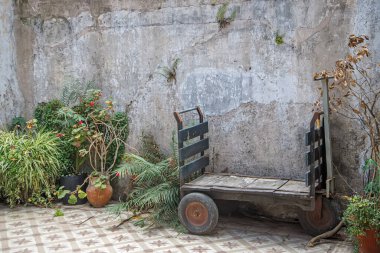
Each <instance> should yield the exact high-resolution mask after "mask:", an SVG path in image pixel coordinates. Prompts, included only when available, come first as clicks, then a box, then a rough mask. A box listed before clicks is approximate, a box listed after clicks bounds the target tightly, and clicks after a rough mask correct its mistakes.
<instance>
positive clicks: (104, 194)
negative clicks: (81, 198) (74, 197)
mask: <svg viewBox="0 0 380 253" xmlns="http://www.w3.org/2000/svg"><path fill="white" fill-rule="evenodd" d="M96 179H97V178H90V182H89V184H88V186H87V189H86V193H87V200H88V202H90V204H91V205H92V206H93V207H103V206H105V205H107V204H108V202H109V201H110V199H111V197H112V186H111V185H110V182H109V180H107V181H106V188H105V189H100V188H97V187H95V186H94V183H95V180H96Z"/></svg>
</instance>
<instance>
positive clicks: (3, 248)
mask: <svg viewBox="0 0 380 253" xmlns="http://www.w3.org/2000/svg"><path fill="white" fill-rule="evenodd" d="M62 209H63V212H64V214H65V215H64V216H63V217H53V214H54V212H55V210H54V209H41V208H35V207H17V208H15V209H9V208H8V207H6V206H5V205H0V252H2V253H16V252H17V253H23V252H25V253H34V252H38V253H39V252H46V253H61V252H65V253H68V252H74V253H75V252H78V253H82V252H85V253H119V252H123V253H124V252H127V253H128V252H132V253H148V252H152V253H177V252H178V253H227V252H228V253H238V252H239V253H245V252H247V253H252V252H253V253H298V252H307V253H320V252H332V253H350V252H352V251H353V248H352V245H351V244H350V243H349V242H342V241H327V242H326V243H323V244H320V245H317V246H316V247H314V248H306V246H305V245H306V243H307V241H308V240H309V239H310V236H307V235H305V233H304V232H303V231H302V229H301V228H300V226H299V225H297V224H288V223H278V222H268V221H256V220H253V219H248V218H234V217H232V218H223V217H222V218H221V219H220V222H219V224H218V227H217V229H216V231H215V232H214V233H213V234H211V235H208V236H196V235H191V234H181V233H178V232H177V231H175V230H172V229H168V228H160V229H144V228H139V227H136V226H134V225H133V224H132V223H124V224H123V225H121V226H119V227H116V225H118V224H119V222H120V221H121V220H120V219H117V218H114V217H112V216H110V215H109V214H108V213H107V212H105V210H104V209H95V208H91V207H89V206H88V205H83V206H75V207H73V206H68V207H65V206H63V207H62Z"/></svg>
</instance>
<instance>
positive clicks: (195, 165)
mask: <svg viewBox="0 0 380 253" xmlns="http://www.w3.org/2000/svg"><path fill="white" fill-rule="evenodd" d="M209 163H210V159H209V157H208V156H202V157H201V158H199V159H197V160H195V161H192V162H190V163H188V164H186V165H185V166H182V167H181V168H180V178H181V179H182V180H185V179H186V178H188V177H189V176H191V175H192V174H193V173H194V172H197V171H199V170H201V169H203V168H205V167H206V166H207V165H209Z"/></svg>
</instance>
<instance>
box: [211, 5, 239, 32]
mask: <svg viewBox="0 0 380 253" xmlns="http://www.w3.org/2000/svg"><path fill="white" fill-rule="evenodd" d="M227 7H228V3H224V4H223V5H222V6H220V7H219V9H218V12H217V13H216V21H217V22H218V24H219V28H220V29H223V28H225V27H226V26H227V25H229V24H231V22H232V21H234V20H235V18H236V13H237V10H236V9H234V10H233V11H232V13H231V15H230V16H229V17H226V13H227Z"/></svg>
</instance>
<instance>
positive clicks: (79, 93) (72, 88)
mask: <svg viewBox="0 0 380 253" xmlns="http://www.w3.org/2000/svg"><path fill="white" fill-rule="evenodd" d="M96 88H97V87H96V85H95V82H94V81H88V82H82V81H80V80H79V79H71V80H69V81H68V82H66V84H65V86H64V88H63V91H62V97H61V101H62V103H63V104H64V105H65V106H68V107H70V106H74V105H76V104H77V103H78V102H80V100H81V98H83V97H85V96H86V94H87V93H88V91H89V90H94V89H96Z"/></svg>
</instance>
